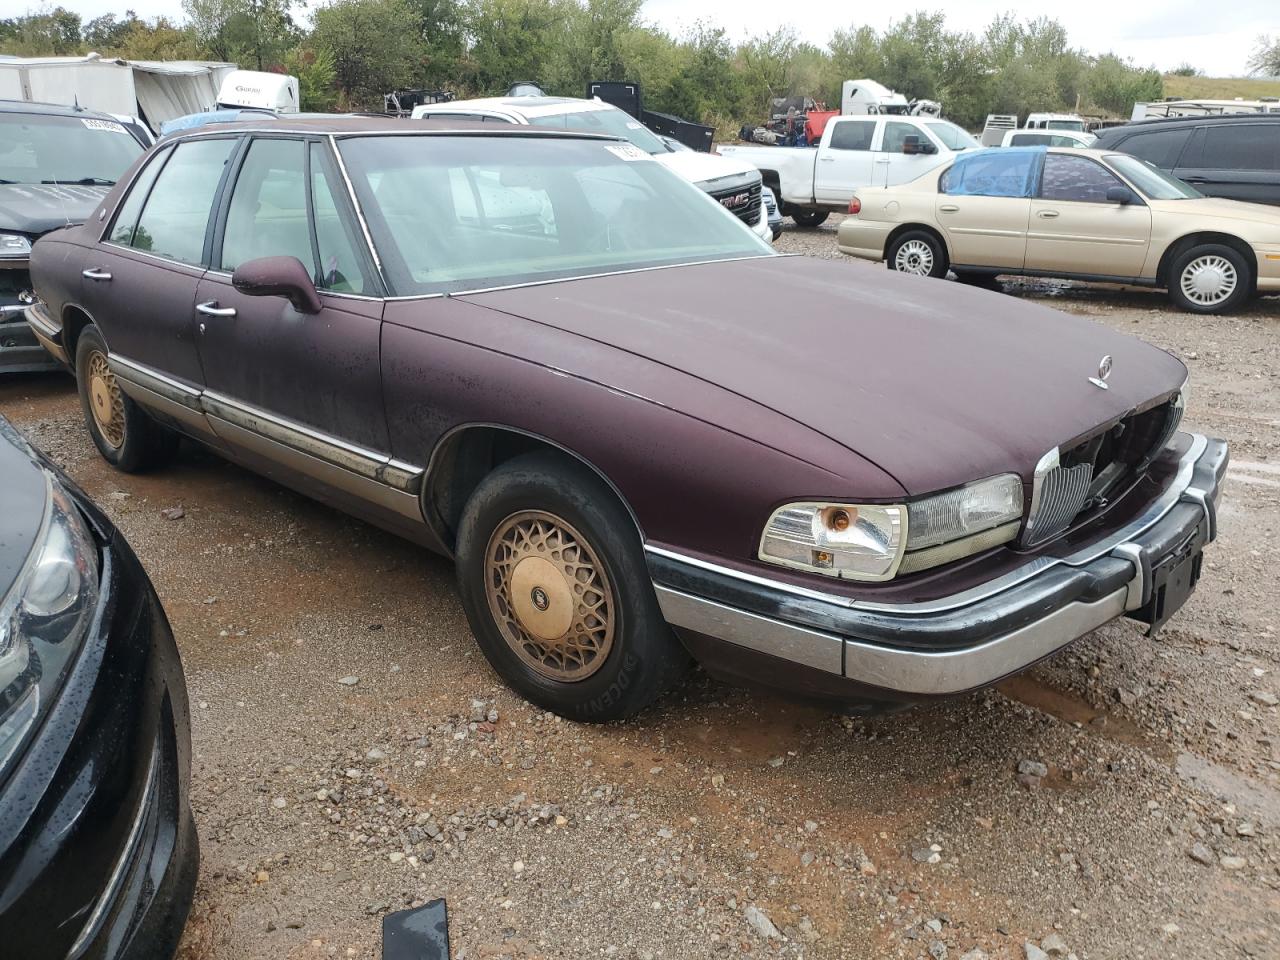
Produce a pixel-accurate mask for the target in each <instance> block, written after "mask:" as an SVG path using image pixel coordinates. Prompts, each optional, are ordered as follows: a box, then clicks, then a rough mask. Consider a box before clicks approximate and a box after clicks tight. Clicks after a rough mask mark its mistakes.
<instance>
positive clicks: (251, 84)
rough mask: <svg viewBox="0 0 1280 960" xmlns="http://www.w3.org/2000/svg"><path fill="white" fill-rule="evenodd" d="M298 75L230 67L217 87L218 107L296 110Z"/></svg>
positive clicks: (275, 111) (285, 111)
mask: <svg viewBox="0 0 1280 960" xmlns="http://www.w3.org/2000/svg"><path fill="white" fill-rule="evenodd" d="M298 104H299V100H298V78H297V77H290V76H286V75H285V74H282V73H265V72H260V71H258V70H232V71H231V72H230V73H228V74H227V75H226V76H225V77H223V79H222V85H221V86H220V87H219V88H218V101H217V107H218V109H220V110H221V109H231V110H235V109H241V108H245V107H253V108H256V109H259V110H270V111H271V112H272V113H297V112H298Z"/></svg>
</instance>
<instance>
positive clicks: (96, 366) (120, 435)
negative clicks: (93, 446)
mask: <svg viewBox="0 0 1280 960" xmlns="http://www.w3.org/2000/svg"><path fill="white" fill-rule="evenodd" d="M89 409H90V410H92V411H93V421H94V423H96V424H97V425H98V433H99V434H100V435H101V436H102V439H103V441H105V442H106V444H107V446H109V447H110V448H111V449H112V450H119V449H120V447H121V446H123V445H124V394H123V393H122V392H121V391H120V385H119V384H118V383H116V375H115V374H114V373H112V372H111V367H110V366H108V365H107V358H106V357H105V356H104V355H103V354H101V353H100V352H98V351H97V350H95V351H93V353H91V354H90V355H89Z"/></svg>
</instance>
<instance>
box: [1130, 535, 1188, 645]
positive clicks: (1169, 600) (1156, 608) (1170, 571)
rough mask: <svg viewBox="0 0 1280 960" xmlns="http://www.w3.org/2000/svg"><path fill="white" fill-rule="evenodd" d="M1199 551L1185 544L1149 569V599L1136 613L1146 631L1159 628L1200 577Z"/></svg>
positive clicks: (1178, 608) (1183, 600)
mask: <svg viewBox="0 0 1280 960" xmlns="http://www.w3.org/2000/svg"><path fill="white" fill-rule="evenodd" d="M1203 560H1204V553H1203V551H1202V550H1201V549H1200V548H1199V547H1197V546H1187V547H1184V548H1183V549H1182V550H1180V551H1178V552H1177V553H1175V554H1174V555H1173V556H1171V557H1169V558H1168V559H1166V560H1164V561H1163V562H1162V563H1160V564H1158V565H1156V566H1155V567H1153V568H1152V569H1151V602H1150V603H1148V604H1147V606H1146V607H1144V608H1143V609H1142V610H1141V611H1139V613H1138V619H1139V620H1144V621H1146V622H1147V623H1149V624H1151V629H1150V630H1148V631H1147V632H1148V634H1154V633H1155V632H1156V631H1157V630H1159V629H1160V628H1161V627H1163V626H1164V625H1165V624H1166V623H1167V622H1168V621H1169V618H1170V617H1172V616H1173V615H1174V614H1175V613H1177V612H1178V610H1180V609H1181V608H1182V605H1183V604H1184V603H1186V602H1187V597H1189V596H1191V592H1192V591H1193V590H1195V588H1196V583H1197V581H1199V579H1200V567H1201V563H1202V561H1203Z"/></svg>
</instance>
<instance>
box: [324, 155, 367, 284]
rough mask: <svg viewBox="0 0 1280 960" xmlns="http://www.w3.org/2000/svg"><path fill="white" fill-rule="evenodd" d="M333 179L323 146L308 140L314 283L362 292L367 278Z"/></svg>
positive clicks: (338, 189)
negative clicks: (315, 265)
mask: <svg viewBox="0 0 1280 960" xmlns="http://www.w3.org/2000/svg"><path fill="white" fill-rule="evenodd" d="M340 189H341V188H339V187H338V186H337V179H336V178H335V177H334V175H333V171H332V170H331V168H330V167H329V163H328V159H327V157H326V156H325V152H324V146H323V145H321V144H319V143H313V144H311V206H312V209H313V210H314V211H315V225H316V249H317V250H318V251H319V253H320V270H319V273H318V274H317V275H316V286H318V287H319V288H320V289H321V290H332V291H334V292H335V293H365V292H367V291H368V290H369V289H370V282H369V280H368V278H367V277H366V276H365V274H364V260H363V259H362V258H361V257H360V255H359V254H358V253H357V252H356V251H357V249H358V247H357V246H356V239H355V236H354V235H353V233H352V232H351V229H350V224H349V222H348V221H346V220H345V219H344V218H343V216H342V214H341V213H340V212H339V210H338V204H337V202H336V200H335V197H336V196H338V195H339V193H340Z"/></svg>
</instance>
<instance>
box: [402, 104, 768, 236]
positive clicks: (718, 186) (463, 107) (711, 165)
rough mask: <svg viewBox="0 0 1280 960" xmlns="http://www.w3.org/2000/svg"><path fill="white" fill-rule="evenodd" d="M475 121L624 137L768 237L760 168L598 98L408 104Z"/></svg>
mask: <svg viewBox="0 0 1280 960" xmlns="http://www.w3.org/2000/svg"><path fill="white" fill-rule="evenodd" d="M441 118H448V119H452V120H475V121H480V122H482V123H519V124H528V125H531V126H536V127H559V128H562V129H569V130H593V131H595V132H597V133H608V134H613V135H615V136H620V137H626V138H627V139H628V140H630V141H631V142H632V143H633V144H634V145H635V146H637V147H639V148H640V149H641V150H643V151H644V152H645V153H647V154H649V155H650V156H652V157H653V159H654V160H656V161H657V162H658V163H660V164H662V165H663V166H664V167H666V168H667V169H669V170H671V171H672V172H673V173H676V174H678V175H680V176H681V177H683V178H684V179H686V180H688V181H689V182H690V183H692V184H695V185H696V186H698V187H700V188H701V189H702V190H704V191H705V192H706V193H708V194H710V195H711V197H713V198H714V199H716V200H719V201H720V203H721V205H723V206H724V207H725V208H726V209H728V210H729V211H730V212H731V213H733V214H734V215H735V216H736V217H738V219H739V220H741V221H742V222H743V223H745V224H746V225H747V226H748V227H750V228H751V230H752V232H753V233H755V234H756V235H757V236H759V237H761V238H762V239H765V240H768V241H770V242H772V241H773V232H772V231H771V230H770V228H769V214H768V211H767V210H766V209H765V206H764V203H763V202H762V201H761V195H760V194H761V178H760V171H759V170H757V169H756V168H755V167H754V166H753V165H752V164H750V163H747V162H744V161H742V160H737V159H734V158H732V157H727V156H720V155H718V154H713V153H701V152H699V151H697V150H681V149H676V148H674V147H671V146H669V145H668V144H667V143H666V141H665V138H663V137H660V136H659V135H658V134H656V133H654V132H653V131H652V130H650V129H649V128H648V127H646V126H645V125H644V124H642V123H641V122H640V121H639V120H637V119H635V118H634V117H633V116H631V115H630V114H629V113H626V112H625V111H622V110H619V109H618V108H617V107H615V106H613V105H611V104H608V103H605V102H604V101H602V100H580V99H577V98H574V97H539V96H519V97H487V98H482V99H477V100H451V101H450V102H448V103H429V104H423V105H422V106H418V107H414V108H413V119H415V120H438V119H441Z"/></svg>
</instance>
